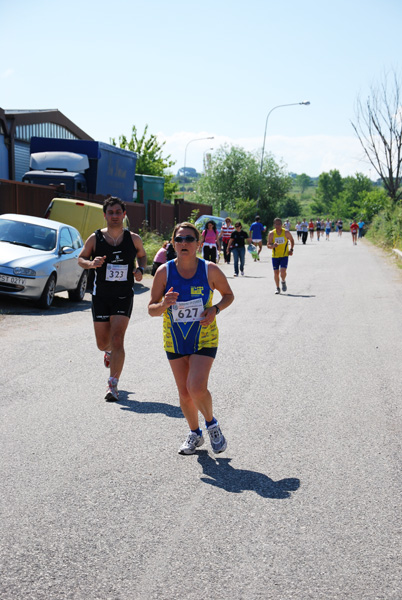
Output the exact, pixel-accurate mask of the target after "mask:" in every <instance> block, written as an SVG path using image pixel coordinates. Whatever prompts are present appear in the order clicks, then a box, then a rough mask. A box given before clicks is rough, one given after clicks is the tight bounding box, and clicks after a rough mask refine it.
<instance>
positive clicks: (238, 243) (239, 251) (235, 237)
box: [228, 221, 248, 277]
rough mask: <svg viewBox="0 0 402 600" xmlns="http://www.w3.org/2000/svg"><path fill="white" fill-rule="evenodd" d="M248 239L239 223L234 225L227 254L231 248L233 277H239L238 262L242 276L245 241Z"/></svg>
mask: <svg viewBox="0 0 402 600" xmlns="http://www.w3.org/2000/svg"><path fill="white" fill-rule="evenodd" d="M247 239H248V235H247V233H246V232H245V231H244V229H243V227H242V224H241V223H240V221H237V223H235V231H234V232H233V233H232V235H231V236H230V240H229V244H228V252H230V250H231V248H233V262H234V276H235V277H238V276H239V262H240V273H241V274H242V275H244V259H245V255H246V247H245V241H246V240H247Z"/></svg>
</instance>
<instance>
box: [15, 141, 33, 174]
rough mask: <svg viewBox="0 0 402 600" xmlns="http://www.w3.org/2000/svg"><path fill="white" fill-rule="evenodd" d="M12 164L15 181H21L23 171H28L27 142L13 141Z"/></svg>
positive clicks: (28, 153)
mask: <svg viewBox="0 0 402 600" xmlns="http://www.w3.org/2000/svg"><path fill="white" fill-rule="evenodd" d="M14 147H15V152H14V166H15V176H14V177H15V181H22V176H23V175H24V173H26V172H27V171H29V156H30V152H29V144H27V143H25V142H17V141H16V142H15V146H14Z"/></svg>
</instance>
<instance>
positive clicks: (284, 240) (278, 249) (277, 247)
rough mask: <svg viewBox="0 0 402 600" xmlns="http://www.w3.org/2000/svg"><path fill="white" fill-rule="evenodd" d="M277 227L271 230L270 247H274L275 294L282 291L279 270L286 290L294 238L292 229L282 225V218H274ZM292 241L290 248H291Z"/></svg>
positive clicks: (284, 290) (283, 290) (283, 289)
mask: <svg viewBox="0 0 402 600" xmlns="http://www.w3.org/2000/svg"><path fill="white" fill-rule="evenodd" d="M274 226H275V229H273V230H272V231H270V232H269V235H268V242H267V246H268V248H270V249H272V267H273V269H274V280H275V284H276V292H275V294H280V293H281V288H280V287H279V270H280V274H281V285H282V292H286V290H287V285H286V272H287V268H288V260H289V255H293V247H294V245H295V242H294V239H293V237H292V234H291V233H290V231H286V229H285V228H284V227H282V219H279V218H276V219H274ZM289 243H290V248H289Z"/></svg>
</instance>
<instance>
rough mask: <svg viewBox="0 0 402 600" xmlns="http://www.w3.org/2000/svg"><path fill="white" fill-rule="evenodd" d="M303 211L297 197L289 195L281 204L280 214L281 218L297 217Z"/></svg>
mask: <svg viewBox="0 0 402 600" xmlns="http://www.w3.org/2000/svg"><path fill="white" fill-rule="evenodd" d="M301 212H302V206H301V204H300V202H299V201H298V200H296V198H292V197H290V196H289V197H287V198H286V199H285V201H284V202H283V203H282V204H281V205H280V207H279V210H278V215H279V216H280V218H281V219H283V218H285V219H286V218H288V217H297V215H300V213H301Z"/></svg>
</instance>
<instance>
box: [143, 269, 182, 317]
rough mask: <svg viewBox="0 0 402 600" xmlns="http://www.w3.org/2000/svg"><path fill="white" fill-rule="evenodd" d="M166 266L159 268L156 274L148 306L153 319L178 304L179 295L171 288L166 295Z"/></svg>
mask: <svg viewBox="0 0 402 600" xmlns="http://www.w3.org/2000/svg"><path fill="white" fill-rule="evenodd" d="M166 274H167V268H166V265H162V266H161V267H159V269H158V270H157V272H156V273H155V277H154V280H153V282H152V287H151V297H150V300H149V304H148V314H149V315H151V317H160V316H161V315H163V313H164V312H165V310H167V309H168V308H169V307H170V306H172V305H173V304H176V302H177V298H178V297H179V293H178V292H175V291H173V288H170V290H168V291H167V292H166V294H165V288H166Z"/></svg>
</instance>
